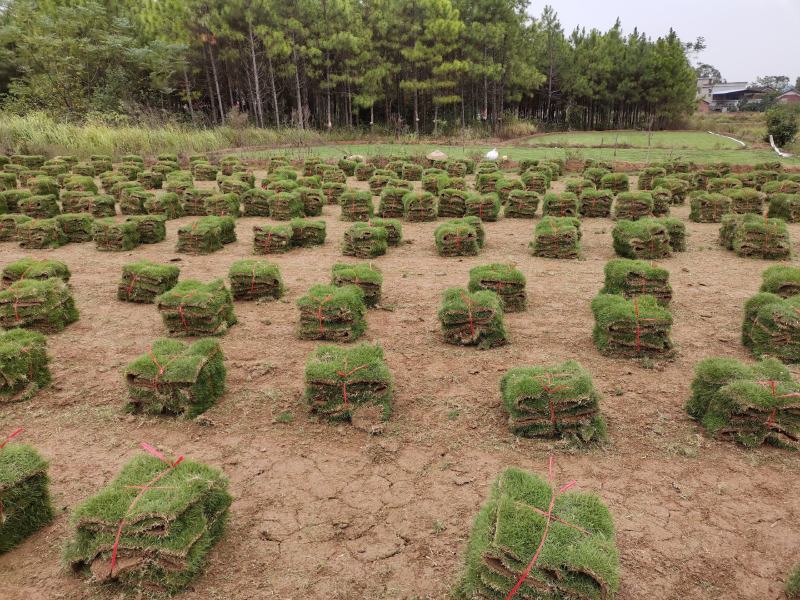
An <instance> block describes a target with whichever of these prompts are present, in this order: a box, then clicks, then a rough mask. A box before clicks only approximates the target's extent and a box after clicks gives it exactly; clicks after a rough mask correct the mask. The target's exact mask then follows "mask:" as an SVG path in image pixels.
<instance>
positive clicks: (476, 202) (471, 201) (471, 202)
mask: <svg viewBox="0 0 800 600" xmlns="http://www.w3.org/2000/svg"><path fill="white" fill-rule="evenodd" d="M464 208H465V211H464V216H467V217H478V218H479V219H480V220H481V221H488V222H493V221H497V219H498V218H499V217H500V209H501V208H502V203H501V202H500V196H498V195H497V194H495V193H489V194H470V195H469V196H467V197H466V198H465V200H464Z"/></svg>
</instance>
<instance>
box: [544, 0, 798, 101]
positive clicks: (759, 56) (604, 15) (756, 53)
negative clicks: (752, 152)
mask: <svg viewBox="0 0 800 600" xmlns="http://www.w3.org/2000/svg"><path fill="white" fill-rule="evenodd" d="M531 4H532V6H531V8H530V12H531V14H532V15H533V16H538V15H539V14H541V12H542V8H544V6H545V5H546V4H550V5H551V6H552V7H553V8H554V9H555V11H556V12H557V13H558V16H559V19H560V21H561V24H562V26H563V27H564V31H565V32H566V33H567V34H569V33H571V32H572V30H573V29H574V28H575V27H577V26H582V27H586V29H591V28H592V27H596V28H598V29H601V30H606V29H608V28H609V27H611V26H613V25H614V21H615V20H616V18H617V17H619V18H620V20H621V21H622V27H623V30H624V31H625V33H628V32H630V31H631V30H632V29H633V28H634V27H638V28H639V30H640V31H643V32H644V33H646V34H647V35H648V36H650V37H654V38H655V37H658V36H659V35H663V34H665V33H667V32H668V31H669V29H670V27H672V28H673V29H675V31H676V32H677V33H678V36H679V37H680V38H681V40H683V41H690V40H691V41H694V40H695V39H696V38H697V37H698V36H703V37H705V38H706V44H707V46H708V49H707V50H706V51H705V52H703V53H702V54H701V55H700V57H699V60H700V61H702V62H706V63H709V64H712V65H714V66H715V67H717V68H718V69H719V70H720V71H721V72H722V76H723V77H724V78H725V79H727V80H728V81H754V80H755V78H756V77H757V76H759V75H788V76H789V78H790V84H791V85H794V82H795V79H796V78H797V77H798V76H800V0H666V1H665V0H660V1H659V0H549V1H543V0H533V1H532V2H531Z"/></svg>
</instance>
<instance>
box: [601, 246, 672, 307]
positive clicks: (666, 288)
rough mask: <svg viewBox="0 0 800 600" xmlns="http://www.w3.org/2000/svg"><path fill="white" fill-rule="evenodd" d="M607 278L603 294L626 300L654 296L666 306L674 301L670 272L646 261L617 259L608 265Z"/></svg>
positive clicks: (606, 267)
mask: <svg viewBox="0 0 800 600" xmlns="http://www.w3.org/2000/svg"><path fill="white" fill-rule="evenodd" d="M605 276H606V280H605V286H604V287H603V289H602V290H601V291H600V293H601V294H620V295H622V296H625V297H626V298H633V297H636V296H653V297H654V298H655V299H656V300H658V302H659V303H660V304H662V305H664V306H666V305H667V304H669V303H670V301H671V300H672V286H670V284H669V271H667V270H666V269H662V268H661V267H657V266H655V265H652V264H650V263H648V262H646V261H643V260H630V259H627V258H615V259H614V260H610V261H608V262H607V263H606V266H605Z"/></svg>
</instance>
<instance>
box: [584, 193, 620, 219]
mask: <svg viewBox="0 0 800 600" xmlns="http://www.w3.org/2000/svg"><path fill="white" fill-rule="evenodd" d="M613 203H614V192H612V191H611V190H593V189H586V190H583V192H581V209H580V213H581V216H582V217H599V218H607V217H608V216H610V215H611V205H612V204H613Z"/></svg>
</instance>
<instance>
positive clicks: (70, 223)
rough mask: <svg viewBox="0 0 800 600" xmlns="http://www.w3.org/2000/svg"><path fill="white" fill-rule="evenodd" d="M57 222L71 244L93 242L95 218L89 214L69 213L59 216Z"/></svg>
mask: <svg viewBox="0 0 800 600" xmlns="http://www.w3.org/2000/svg"><path fill="white" fill-rule="evenodd" d="M55 220H56V222H57V223H58V224H59V226H60V227H61V231H63V232H64V235H65V236H66V238H67V241H68V242H70V243H81V242H90V241H92V229H93V227H94V217H93V216H92V215H90V214H89V213H69V214H66V213H65V214H63V215H58V216H57V217H56V219H55Z"/></svg>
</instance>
